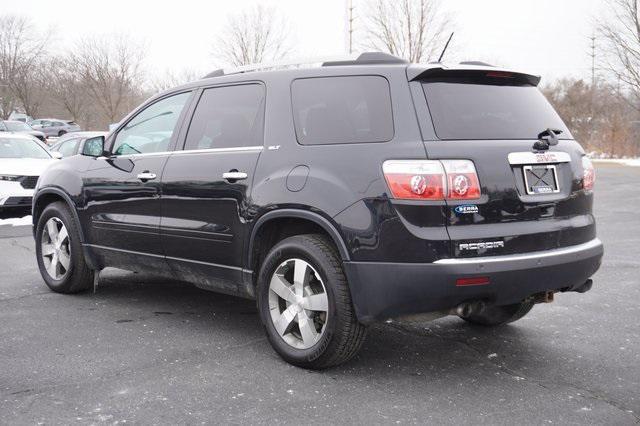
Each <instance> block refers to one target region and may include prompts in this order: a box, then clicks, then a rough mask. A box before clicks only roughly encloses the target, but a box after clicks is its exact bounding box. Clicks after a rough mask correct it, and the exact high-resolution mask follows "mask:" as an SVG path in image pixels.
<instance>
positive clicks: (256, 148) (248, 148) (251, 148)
mask: <svg viewBox="0 0 640 426" xmlns="http://www.w3.org/2000/svg"><path fill="white" fill-rule="evenodd" d="M263 148H264V147H263V146H262V145H256V146H236V147H232V148H207V149H192V150H180V151H173V155H188V154H206V153H209V152H248V151H262V149H263Z"/></svg>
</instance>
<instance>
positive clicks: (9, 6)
mask: <svg viewBox="0 0 640 426" xmlns="http://www.w3.org/2000/svg"><path fill="white" fill-rule="evenodd" d="M367 1H370V0H354V4H355V6H356V9H355V16H356V18H357V19H356V29H357V28H358V25H359V24H361V23H362V20H359V19H358V14H361V13H363V12H364V10H365V9H366V8H367ZM2 2H3V3H4V4H3V5H2V8H1V11H0V13H16V14H23V15H27V16H28V17H30V18H31V19H32V20H33V21H34V22H35V23H36V24H37V25H38V26H41V27H43V28H45V27H47V26H54V27H55V28H56V34H57V40H58V41H59V43H63V44H71V43H72V42H73V41H74V40H76V39H78V38H81V37H83V36H86V35H100V34H108V33H113V32H119V31H124V32H128V33H130V34H131V35H133V36H135V37H137V38H140V39H141V40H145V42H146V46H147V64H148V66H149V70H150V74H154V73H161V72H162V71H163V70H165V69H169V70H173V71H174V72H175V71H178V70H180V69H181V68H191V69H194V70H197V71H198V72H207V71H209V70H211V69H213V68H215V65H216V64H215V58H214V57H213V55H212V41H213V40H214V39H215V37H216V35H217V34H219V32H220V31H221V30H222V29H223V27H224V24H225V22H226V19H227V16H228V15H229V14H231V13H236V12H239V11H240V10H242V9H244V8H248V7H251V6H252V5H254V4H256V3H262V4H265V5H267V6H272V7H275V8H277V9H278V10H279V11H280V12H281V14H282V15H284V17H285V19H286V20H287V21H288V22H289V24H290V26H291V28H290V31H291V33H292V34H293V35H294V37H295V40H296V44H297V51H296V55H295V56H296V57H309V56H326V55H340V54H344V53H345V52H346V51H347V46H346V37H345V20H346V3H347V0H314V1H311V0H280V1H277V0H262V1H256V0H208V1H207V0H204V1H202V0H200V1H198V0H181V1H178V2H166V1H159V0H155V1H151V0H126V1H125V0H98V1H87V0H55V1H51V0H20V1H12V2H8V1H7V0H2ZM604 2H605V0H442V9H443V10H444V11H445V12H446V13H447V14H448V15H449V16H450V17H451V19H452V21H453V23H454V28H453V30H455V32H456V34H455V36H454V39H453V41H452V44H451V46H450V53H447V58H446V59H449V60H472V59H473V60H483V61H487V62H491V63H494V64H497V65H501V66H506V67H510V68H517V69H522V70H524V71H529V72H533V73H537V74H540V75H542V77H543V81H551V80H553V79H556V78H559V77H563V76H577V77H585V78H588V77H589V76H590V67H591V60H590V58H589V56H588V53H589V49H590V47H589V46H590V43H591V42H590V40H589V37H590V36H591V35H592V32H593V28H592V27H593V21H594V18H597V17H600V16H601V15H602V13H603V12H604V11H605V10H606V9H605V7H604Z"/></svg>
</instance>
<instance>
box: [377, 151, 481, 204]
mask: <svg viewBox="0 0 640 426" xmlns="http://www.w3.org/2000/svg"><path fill="white" fill-rule="evenodd" d="M382 171H383V172H384V177H385V179H386V180H387V184H388V185H389V189H390V190H391V194H392V195H393V197H394V198H398V199H404V200H432V201H437V200H445V199H449V200H473V199H477V198H480V182H479V181H478V175H477V173H476V169H475V167H474V165H473V162H471V161H469V160H442V161H437V160H388V161H385V162H384V163H383V165H382Z"/></svg>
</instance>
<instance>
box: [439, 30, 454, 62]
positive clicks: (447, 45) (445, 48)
mask: <svg viewBox="0 0 640 426" xmlns="http://www.w3.org/2000/svg"><path fill="white" fill-rule="evenodd" d="M452 38H453V33H451V35H450V36H449V40H447V44H445V45H444V49H442V53H441V54H440V57H439V58H438V62H442V57H443V56H444V52H446V51H447V47H449V42H451V39H452Z"/></svg>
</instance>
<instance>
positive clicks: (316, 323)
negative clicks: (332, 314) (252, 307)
mask: <svg viewBox="0 0 640 426" xmlns="http://www.w3.org/2000/svg"><path fill="white" fill-rule="evenodd" d="M269 311H270V315H271V321H272V322H273V326H274V328H275V329H276V331H277V332H278V334H279V335H280V337H282V339H283V340H284V341H285V342H286V343H287V344H289V345H290V346H292V347H294V348H296V349H308V348H310V347H312V346H313V345H315V344H316V343H318V342H319V341H320V339H321V337H322V335H323V333H324V331H325V328H326V325H327V317H328V311H329V298H328V297H327V290H326V288H325V286H324V283H323V282H322V278H321V277H320V274H318V272H317V271H316V270H315V269H314V268H313V267H312V266H311V265H310V264H309V263H308V262H306V261H304V260H302V259H289V260H286V261H284V262H282V263H281V264H280V266H278V268H276V271H275V272H274V273H273V276H272V277H271V281H270V283H269Z"/></svg>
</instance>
